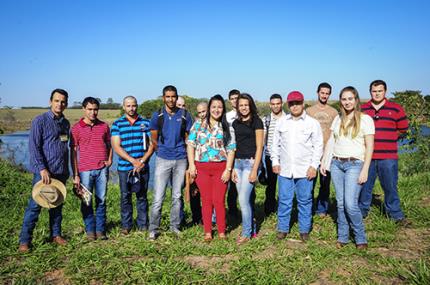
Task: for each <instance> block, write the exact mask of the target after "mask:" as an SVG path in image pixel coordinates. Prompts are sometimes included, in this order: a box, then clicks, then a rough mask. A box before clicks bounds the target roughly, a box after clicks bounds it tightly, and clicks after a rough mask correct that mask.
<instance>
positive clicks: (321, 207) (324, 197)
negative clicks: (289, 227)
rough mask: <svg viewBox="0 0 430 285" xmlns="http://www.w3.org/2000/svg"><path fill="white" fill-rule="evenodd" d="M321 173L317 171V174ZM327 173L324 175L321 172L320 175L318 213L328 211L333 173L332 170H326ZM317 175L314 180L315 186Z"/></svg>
mask: <svg viewBox="0 0 430 285" xmlns="http://www.w3.org/2000/svg"><path fill="white" fill-rule="evenodd" d="M318 173H319V171H318V172H317V174H318ZM326 173H327V175H326V176H324V175H322V174H321V173H319V176H320V189H319V191H318V197H317V201H316V210H315V213H316V214H327V212H328V206H329V205H328V201H329V197H330V180H331V174H330V171H327V172H326ZM316 180H317V179H316V177H315V180H314V186H313V187H314V188H315V184H316V183H315V182H316Z"/></svg>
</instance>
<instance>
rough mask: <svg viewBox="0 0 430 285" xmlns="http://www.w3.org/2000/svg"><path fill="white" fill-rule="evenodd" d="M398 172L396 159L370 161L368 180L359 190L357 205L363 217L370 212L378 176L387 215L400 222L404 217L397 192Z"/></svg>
mask: <svg viewBox="0 0 430 285" xmlns="http://www.w3.org/2000/svg"><path fill="white" fill-rule="evenodd" d="M398 171H399V170H398V161H397V159H372V162H371V163H370V167H369V178H368V179H367V182H366V183H365V184H364V186H363V189H362V190H361V195H360V201H359V204H358V205H359V207H360V210H361V213H362V214H363V216H364V217H366V216H367V214H368V213H369V211H370V205H371V203H372V190H373V187H374V185H375V180H376V176H378V178H379V182H380V183H381V187H382V189H383V190H384V207H385V211H386V212H387V214H388V215H389V216H390V217H391V218H392V219H394V220H401V219H403V218H404V217H405V215H404V214H403V212H402V209H401V207H400V198H399V194H398V192H397V180H398Z"/></svg>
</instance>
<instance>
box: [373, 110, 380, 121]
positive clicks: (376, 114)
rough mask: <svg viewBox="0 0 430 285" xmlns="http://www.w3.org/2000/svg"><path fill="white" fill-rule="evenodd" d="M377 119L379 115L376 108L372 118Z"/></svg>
mask: <svg viewBox="0 0 430 285" xmlns="http://www.w3.org/2000/svg"><path fill="white" fill-rule="evenodd" d="M379 119H380V117H379V110H378V111H375V114H374V115H373V120H374V121H377V120H379Z"/></svg>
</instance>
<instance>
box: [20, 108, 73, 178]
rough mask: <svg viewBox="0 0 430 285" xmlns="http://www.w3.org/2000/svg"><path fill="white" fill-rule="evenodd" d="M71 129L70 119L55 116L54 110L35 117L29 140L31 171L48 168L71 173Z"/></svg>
mask: <svg viewBox="0 0 430 285" xmlns="http://www.w3.org/2000/svg"><path fill="white" fill-rule="evenodd" d="M69 130H70V123H69V121H68V120H67V119H66V118H65V117H64V116H61V117H59V118H57V117H55V115H54V113H52V111H48V112H46V113H43V114H41V115H39V116H37V117H36V118H34V120H33V121H32V123H31V128H30V135H29V142H28V147H29V150H30V170H31V172H33V173H39V172H40V171H42V170H43V169H46V170H48V171H49V172H50V173H51V174H61V175H69V148H68V145H67V142H68V141H69Z"/></svg>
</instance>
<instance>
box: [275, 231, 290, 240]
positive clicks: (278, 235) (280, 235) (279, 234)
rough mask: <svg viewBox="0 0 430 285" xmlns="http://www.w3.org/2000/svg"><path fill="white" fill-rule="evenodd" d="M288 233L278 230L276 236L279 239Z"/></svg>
mask: <svg viewBox="0 0 430 285" xmlns="http://www.w3.org/2000/svg"><path fill="white" fill-rule="evenodd" d="M287 235H288V233H284V232H278V233H277V234H276V238H277V239H279V240H281V239H284V238H286V237H287Z"/></svg>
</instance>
